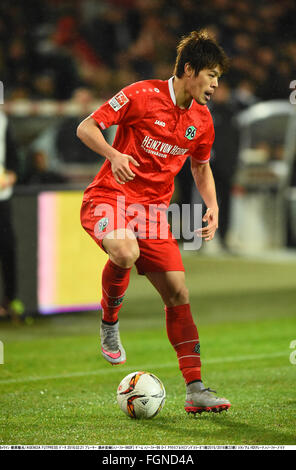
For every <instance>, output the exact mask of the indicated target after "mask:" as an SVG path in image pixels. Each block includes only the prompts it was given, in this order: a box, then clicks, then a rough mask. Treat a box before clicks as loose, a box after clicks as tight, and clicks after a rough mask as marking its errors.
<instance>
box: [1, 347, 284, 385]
mask: <svg viewBox="0 0 296 470" xmlns="http://www.w3.org/2000/svg"><path fill="white" fill-rule="evenodd" d="M283 356H287V360H288V358H289V352H288V351H285V352H284V351H281V352H274V353H269V354H256V355H249V356H236V357H233V356H231V357H217V358H213V359H208V360H203V361H202V363H203V364H220V363H224V362H243V361H256V360H259V359H269V358H274V357H283ZM177 366H178V363H177V360H176V361H175V362H170V363H168V364H159V365H157V366H156V365H155V364H146V365H142V366H140V367H135V366H133V367H132V366H129V367H127V366H124V367H120V368H117V367H116V366H114V367H112V369H111V368H110V369H109V370H108V369H99V370H92V371H86V372H70V373H69V374H58V375H42V376H37V377H33V376H28V377H19V378H16V379H6V380H0V385H6V384H17V383H25V382H42V381H47V380H57V379H71V378H74V377H87V376H92V375H102V374H110V372H111V373H113V372H116V373H118V372H129V371H131V369H132V370H135V371H136V370H149V369H153V370H157V369H166V368H170V367H177ZM0 370H1V369H0Z"/></svg>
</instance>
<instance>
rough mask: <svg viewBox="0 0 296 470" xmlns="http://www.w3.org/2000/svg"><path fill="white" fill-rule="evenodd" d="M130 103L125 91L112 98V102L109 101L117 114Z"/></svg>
mask: <svg viewBox="0 0 296 470" xmlns="http://www.w3.org/2000/svg"><path fill="white" fill-rule="evenodd" d="M128 102H129V99H128V98H127V96H125V94H124V93H123V91H120V92H119V93H117V95H115V96H113V98H111V100H110V101H109V104H110V106H111V108H113V109H114V111H116V112H117V111H119V110H120V109H121V108H122V107H123V106H124V105H125V104H126V103H128Z"/></svg>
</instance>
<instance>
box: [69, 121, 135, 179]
mask: <svg viewBox="0 0 296 470" xmlns="http://www.w3.org/2000/svg"><path fill="white" fill-rule="evenodd" d="M76 134H77V137H78V138H79V139H80V140H81V141H82V142H83V143H84V144H85V145H86V146H87V147H89V148H90V149H91V150H93V151H94V152H96V153H97V154H99V155H101V156H103V157H105V158H107V160H109V161H110V163H111V170H112V173H113V176H114V178H115V180H116V181H117V183H119V184H124V183H126V182H128V181H131V180H133V179H134V177H135V174H134V172H133V171H132V169H131V168H130V163H132V164H133V165H135V166H139V163H138V162H137V161H136V160H135V159H134V158H133V157H132V156H131V155H126V154H124V153H120V152H119V151H118V150H116V149H115V148H113V147H112V146H111V145H109V144H108V142H107V141H106V140H105V138H104V136H103V134H102V132H101V130H100V128H99V125H98V124H97V122H96V121H95V120H94V119H93V118H92V117H91V116H89V117H87V118H86V119H84V120H83V121H82V122H81V123H80V124H79V126H78V127H77V132H76Z"/></svg>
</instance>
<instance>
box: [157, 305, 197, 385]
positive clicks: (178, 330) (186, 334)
mask: <svg viewBox="0 0 296 470" xmlns="http://www.w3.org/2000/svg"><path fill="white" fill-rule="evenodd" d="M165 312H166V327H167V334H168V338H169V340H170V342H171V344H172V346H173V348H174V349H175V351H176V353H177V358H178V361H179V368H180V370H181V372H182V374H183V377H184V380H185V382H186V384H188V383H190V382H194V381H196V380H201V374H200V368H201V362H200V350H199V337H198V331H197V328H196V326H195V324H194V322H193V318H192V314H191V310H190V305H189V304H185V305H177V306H176V307H165Z"/></svg>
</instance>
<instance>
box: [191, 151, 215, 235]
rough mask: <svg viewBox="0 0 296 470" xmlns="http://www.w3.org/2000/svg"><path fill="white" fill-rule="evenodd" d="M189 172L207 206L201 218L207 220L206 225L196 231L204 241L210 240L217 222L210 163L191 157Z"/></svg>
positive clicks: (213, 182)
mask: <svg viewBox="0 0 296 470" xmlns="http://www.w3.org/2000/svg"><path fill="white" fill-rule="evenodd" d="M191 172H192V175H193V179H194V182H195V184H196V187H197V189H198V191H199V194H200V195H201V197H202V199H203V201H204V203H205V205H206V207H207V211H206V213H205V215H204V217H203V219H202V220H203V222H207V226H205V227H203V228H202V229H200V230H199V231H198V233H199V234H200V236H201V237H202V238H204V239H205V241H210V240H212V239H213V238H214V236H215V233H216V230H217V229H218V223H219V222H218V221H219V207H218V203H217V196H216V187H215V181H214V177H213V173H212V170H211V167H210V163H209V162H207V163H199V162H197V161H196V160H195V159H193V158H191Z"/></svg>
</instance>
